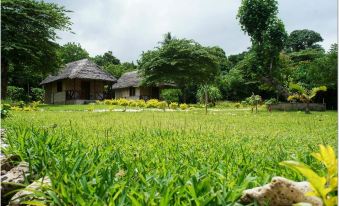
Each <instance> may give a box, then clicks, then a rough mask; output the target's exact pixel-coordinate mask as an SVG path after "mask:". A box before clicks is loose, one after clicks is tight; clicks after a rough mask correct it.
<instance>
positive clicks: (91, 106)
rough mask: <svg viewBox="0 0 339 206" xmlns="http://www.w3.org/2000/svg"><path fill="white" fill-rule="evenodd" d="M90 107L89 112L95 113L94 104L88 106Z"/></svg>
mask: <svg viewBox="0 0 339 206" xmlns="http://www.w3.org/2000/svg"><path fill="white" fill-rule="evenodd" d="M88 105H89V106H88V107H87V110H88V111H89V112H93V111H94V104H93V103H90V104H88Z"/></svg>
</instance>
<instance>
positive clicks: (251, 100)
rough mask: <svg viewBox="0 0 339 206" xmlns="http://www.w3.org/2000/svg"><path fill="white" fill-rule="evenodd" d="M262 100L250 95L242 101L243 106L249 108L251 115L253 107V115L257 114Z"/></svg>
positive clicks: (259, 97) (257, 96) (258, 96)
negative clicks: (248, 106) (245, 105)
mask: <svg viewBox="0 0 339 206" xmlns="http://www.w3.org/2000/svg"><path fill="white" fill-rule="evenodd" d="M261 101H262V99H261V96H260V95H255V94H254V93H252V96H250V97H247V98H246V99H245V101H243V103H244V104H247V105H250V106H251V111H252V113H253V109H254V107H255V113H257V112H258V105H259V104H260V103H261Z"/></svg>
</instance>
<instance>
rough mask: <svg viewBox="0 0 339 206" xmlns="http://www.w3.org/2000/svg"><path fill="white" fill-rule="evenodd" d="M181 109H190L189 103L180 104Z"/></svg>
mask: <svg viewBox="0 0 339 206" xmlns="http://www.w3.org/2000/svg"><path fill="white" fill-rule="evenodd" d="M180 109H182V110H186V109H188V105H187V104H180Z"/></svg>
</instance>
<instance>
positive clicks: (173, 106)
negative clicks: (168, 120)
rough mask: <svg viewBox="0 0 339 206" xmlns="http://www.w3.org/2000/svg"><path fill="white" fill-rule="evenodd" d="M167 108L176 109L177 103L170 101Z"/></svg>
mask: <svg viewBox="0 0 339 206" xmlns="http://www.w3.org/2000/svg"><path fill="white" fill-rule="evenodd" d="M169 108H171V109H177V108H178V103H176V102H172V103H171V104H170V105H169Z"/></svg>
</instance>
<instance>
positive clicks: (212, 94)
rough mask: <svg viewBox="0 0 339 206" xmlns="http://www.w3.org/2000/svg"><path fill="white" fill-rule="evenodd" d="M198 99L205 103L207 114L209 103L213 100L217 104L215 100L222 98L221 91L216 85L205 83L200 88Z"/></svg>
mask: <svg viewBox="0 0 339 206" xmlns="http://www.w3.org/2000/svg"><path fill="white" fill-rule="evenodd" d="M197 99H199V101H200V102H201V103H203V102H204V103H205V113H206V114H207V106H208V103H209V102H211V103H212V104H213V105H215V102H216V101H217V100H218V99H221V93H220V91H219V89H218V88H217V87H215V86H211V85H203V86H201V87H200V88H199V89H198V92H197Z"/></svg>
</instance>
